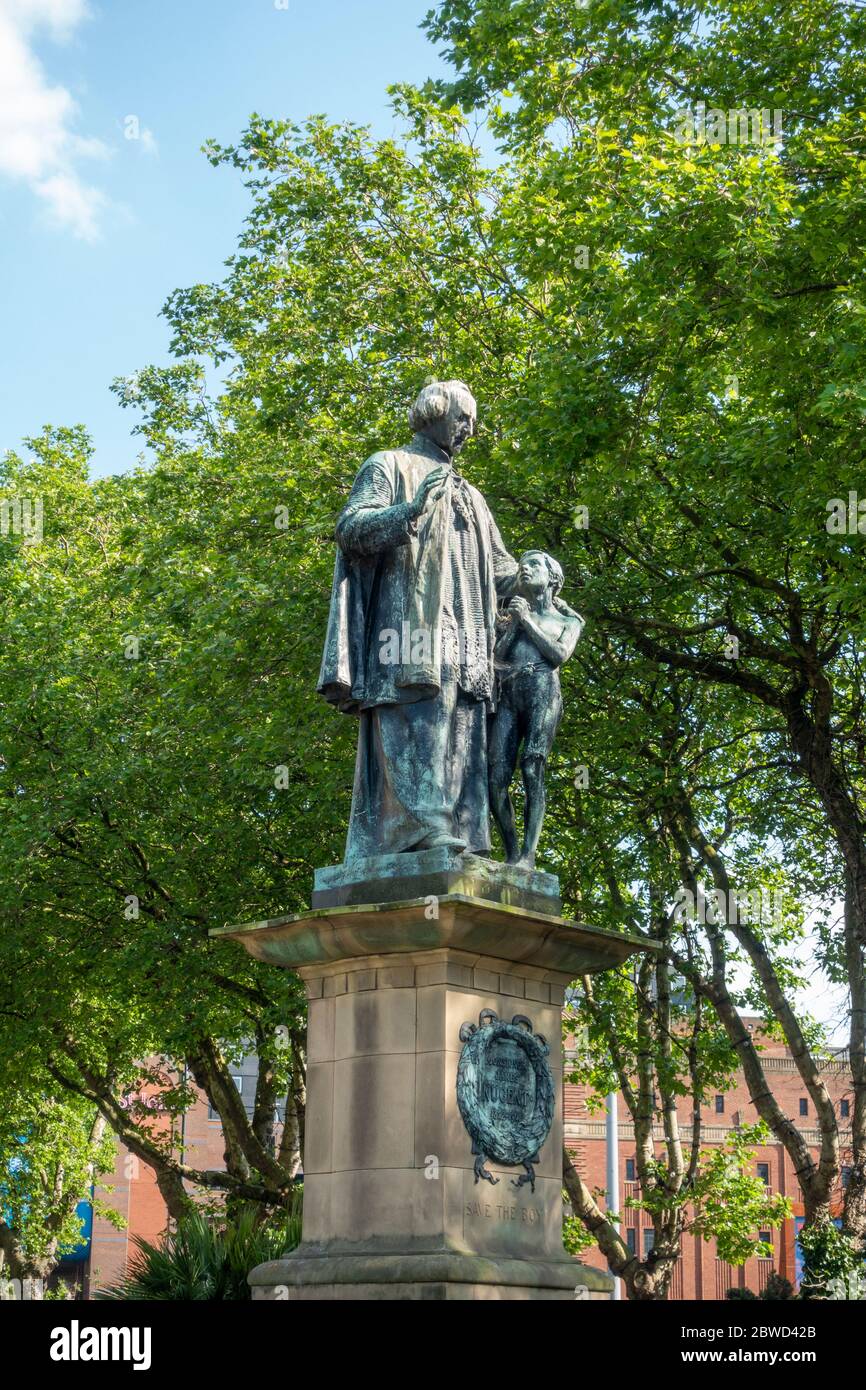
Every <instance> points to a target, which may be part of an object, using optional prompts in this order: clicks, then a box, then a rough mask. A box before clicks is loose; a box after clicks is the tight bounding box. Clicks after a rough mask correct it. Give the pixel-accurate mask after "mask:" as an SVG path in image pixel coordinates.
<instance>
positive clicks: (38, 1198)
mask: <svg viewBox="0 0 866 1390" xmlns="http://www.w3.org/2000/svg"><path fill="white" fill-rule="evenodd" d="M3 1102H4V1103H3V1106H2V1109H0V1283H2V1285H3V1287H4V1288H5V1287H6V1286H7V1285H8V1283H9V1281H11V1280H17V1281H19V1282H20V1283H22V1284H24V1283H25V1282H27V1283H28V1285H29V1290H28V1294H29V1296H30V1297H37V1298H38V1297H41V1293H42V1289H43V1287H44V1282H45V1280H47V1278H48V1276H49V1274H51V1272H52V1270H53V1269H54V1267H55V1265H56V1263H57V1260H58V1257H59V1256H60V1255H63V1254H64V1253H68V1252H70V1251H72V1250H74V1249H75V1247H76V1246H77V1245H78V1244H79V1241H80V1237H81V1231H82V1222H81V1218H80V1216H79V1213H78V1208H79V1206H80V1204H81V1203H82V1202H92V1200H93V1194H92V1189H93V1186H94V1184H95V1183H96V1181H97V1180H98V1179H99V1178H100V1177H101V1176H102V1175H103V1174H105V1173H107V1172H110V1171H111V1169H113V1167H114V1145H113V1142H112V1137H111V1134H110V1132H108V1131H107V1129H106V1124H105V1120H104V1119H103V1118H102V1116H101V1115H100V1114H99V1113H98V1111H97V1110H96V1109H95V1107H93V1106H86V1105H83V1104H82V1103H81V1102H79V1101H77V1100H70V1099H69V1098H68V1097H65V1096H63V1095H59V1096H58V1095H52V1094H50V1092H49V1093H46V1092H45V1091H41V1090H40V1091H35V1090H34V1089H32V1088H25V1086H23V1085H22V1083H21V1081H20V1079H13V1078H9V1077H6V1078H4V1085H3ZM100 1210H102V1211H104V1210H106V1209H105V1208H104V1207H100ZM0 1296H2V1294H0ZM18 1296H19V1297H20V1296H21V1295H20V1294H19V1295H18Z"/></svg>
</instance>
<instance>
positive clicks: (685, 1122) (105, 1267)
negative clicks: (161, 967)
mask: <svg viewBox="0 0 866 1390" xmlns="http://www.w3.org/2000/svg"><path fill="white" fill-rule="evenodd" d="M746 1022H747V1023H748V1024H749V1026H750V1027H751V1028H752V1029H754V1030H759V1029H760V1020H759V1019H750V1020H746ZM762 1047H763V1053H762V1059H763V1065H764V1067H765V1069H766V1072H767V1076H768V1079H769V1081H770V1085H771V1087H772V1089H773V1092H774V1094H775V1095H776V1097H777V1099H778V1100H779V1102H780V1104H781V1105H782V1107H783V1109H784V1110H785V1111H786V1113H787V1114H789V1115H791V1116H792V1117H794V1119H795V1120H796V1121H797V1122H798V1123H799V1125H800V1126H801V1127H802V1128H803V1129H804V1130H805V1131H806V1134H807V1137H808V1138H809V1139H810V1141H811V1143H812V1144H813V1146H814V1148H815V1150H817V1146H818V1133H817V1130H816V1129H815V1128H814V1119H813V1126H812V1129H811V1133H810V1125H809V1118H810V1114H811V1113H812V1110H813V1107H812V1102H811V1100H810V1099H809V1097H808V1096H807V1094H806V1091H805V1088H804V1087H803V1084H802V1082H801V1080H800V1078H799V1076H798V1074H797V1070H796V1067H795V1065H794V1061H793V1058H792V1057H791V1055H790V1053H789V1052H788V1050H787V1048H786V1047H785V1046H784V1045H782V1044H780V1043H776V1042H773V1041H772V1040H770V1039H765V1040H764V1041H763V1043H762ZM823 1073H824V1079H825V1081H826V1083H827V1086H828V1089H829V1091H830V1094H831V1096H832V1097H833V1100H834V1103H835V1104H836V1106H837V1113H838V1114H839V1117H840V1129H841V1132H842V1136H843V1149H844V1143H845V1130H846V1120H847V1119H848V1116H849V1114H850V1110H851V1106H852V1103H853V1096H852V1091H851V1077H850V1072H849V1070H848V1066H847V1062H846V1059H845V1054H844V1053H842V1052H839V1053H836V1054H835V1055H834V1057H833V1059H832V1060H830V1061H828V1062H825V1063H824V1065H823ZM234 1080H235V1085H236V1086H237V1087H238V1090H239V1091H240V1093H241V1095H242V1097H243V1099H244V1103H245V1105H246V1107H247V1109H248V1111H249V1112H250V1113H252V1106H253V1099H254V1094H255V1082H256V1059H255V1057H252V1056H251V1057H248V1058H246V1059H245V1061H244V1062H243V1063H242V1064H240V1065H239V1066H238V1067H237V1068H236V1069H235V1074H234ZM709 1110H710V1113H709V1114H705V1116H704V1144H705V1146H707V1147H710V1146H711V1145H713V1144H720V1143H722V1142H723V1141H724V1139H725V1135H726V1134H727V1132H728V1131H730V1130H731V1129H733V1128H735V1127H736V1126H737V1125H740V1124H753V1123H754V1122H755V1120H756V1119H757V1114H756V1112H755V1109H754V1106H753V1105H752V1103H751V1101H750V1100H749V1094H748V1091H747V1089H746V1085H745V1081H744V1080H743V1078H742V1076H739V1077H738V1078H737V1081H736V1084H735V1085H734V1087H733V1088H732V1089H731V1090H729V1091H727V1092H725V1094H724V1095H718V1096H716V1097H714V1099H713V1102H712V1104H711V1106H710V1107H709ZM679 1113H680V1122H681V1125H682V1126H683V1132H684V1137H685V1136H686V1135H687V1134H688V1132H689V1129H690V1126H691V1104H690V1102H689V1101H688V1099H684V1100H683V1101H682V1102H681V1105H680V1112H679ZM619 1120H620V1125H619V1171H620V1210H621V1211H622V1212H623V1214H624V1229H625V1232H626V1237H627V1239H628V1241H629V1243H630V1244H632V1245H633V1248H635V1249H640V1250H641V1251H642V1252H643V1251H645V1250H647V1249H648V1248H649V1242H650V1241H651V1238H652V1227H651V1224H650V1222H649V1219H648V1218H647V1217H646V1216H645V1214H644V1213H643V1212H638V1211H634V1210H631V1211H627V1210H626V1208H625V1205H624V1201H625V1198H626V1197H638V1196H639V1195H640V1193H639V1188H638V1184H637V1182H636V1181H635V1178H636V1173H635V1169H634V1163H635V1145H634V1135H633V1132H632V1129H631V1124H630V1117H629V1116H628V1112H627V1111H625V1110H624V1108H623V1107H622V1106H620V1114H619ZM166 1123H168V1121H166ZM176 1137H177V1140H178V1142H182V1143H183V1145H184V1147H185V1152H186V1157H187V1162H188V1163H189V1164H190V1165H192V1166H193V1167H202V1168H204V1167H207V1168H218V1167H222V1165H223V1142H222V1132H221V1128H220V1122H219V1118H218V1116H216V1114H215V1113H214V1112H212V1111H211V1110H210V1108H209V1106H208V1103H207V1100H206V1099H205V1098H204V1097H200V1098H199V1100H198V1102H197V1103H196V1105H195V1106H193V1108H192V1109H191V1110H190V1111H188V1112H187V1114H186V1116H185V1117H184V1120H183V1122H182V1124H181V1125H179V1126H178V1127H177V1134H176ZM656 1137H657V1138H658V1140H659V1141H661V1140H662V1137H663V1136H662V1130H661V1126H657V1127H656ZM565 1139H566V1143H567V1145H568V1147H569V1149H570V1151H571V1152H572V1154H573V1157H574V1160H575V1162H576V1164H577V1165H578V1168H579V1170H580V1172H581V1174H582V1176H583V1178H584V1180H585V1181H586V1182H588V1184H589V1185H590V1187H592V1188H594V1189H598V1190H599V1191H603V1190H604V1186H605V1162H606V1141H605V1119H604V1116H603V1115H593V1116H590V1115H588V1113H587V1108H586V1091H585V1088H583V1087H581V1086H576V1085H571V1084H567V1085H566V1087H565ZM658 1152H659V1155H660V1156H661V1154H662V1152H663V1149H662V1145H661V1142H660V1143H659V1149H658ZM755 1162H756V1165H757V1171H758V1173H759V1175H760V1176H761V1177H763V1178H764V1179H765V1181H766V1183H767V1185H768V1186H769V1187H770V1188H771V1189H772V1191H773V1192H781V1193H784V1194H785V1195H787V1196H788V1197H789V1198H790V1199H791V1202H792V1205H793V1209H794V1216H793V1218H792V1219H791V1220H789V1221H787V1222H786V1223H785V1225H784V1227H783V1228H782V1229H781V1230H774V1231H771V1232H768V1233H766V1235H765V1239H767V1240H768V1241H769V1243H770V1244H772V1246H773V1256H772V1258H771V1259H765V1260H764V1259H762V1260H758V1259H752V1260H749V1261H748V1263H747V1264H746V1265H745V1266H743V1267H742V1268H740V1269H735V1268H733V1267H731V1266H730V1265H727V1264H725V1263H724V1262H723V1261H721V1260H719V1259H717V1257H716V1253H715V1246H714V1243H713V1242H710V1243H705V1242H703V1241H702V1240H700V1239H699V1238H698V1237H695V1236H689V1235H687V1236H686V1237H685V1240H684V1245H683V1254H682V1257H681V1259H680V1260H679V1261H678V1264H677V1268H676V1271H675V1273H674V1278H673V1283H672V1288H671V1297H672V1298H675V1299H718V1298H724V1297H725V1295H726V1292H727V1290H728V1289H729V1288H730V1287H732V1286H739V1287H747V1288H750V1289H752V1290H753V1292H755V1293H758V1292H760V1290H761V1289H762V1288H763V1286H764V1284H765V1283H766V1281H767V1278H768V1276H769V1275H770V1274H771V1273H772V1272H773V1271H774V1270H776V1271H778V1272H779V1273H780V1274H783V1275H785V1277H786V1278H788V1279H790V1280H791V1281H792V1283H796V1282H797V1272H798V1271H797V1250H796V1230H797V1222H798V1219H799V1220H802V1214H803V1209H802V1204H801V1203H800V1202H799V1200H798V1199H799V1189H798V1187H797V1182H796V1179H795V1177H794V1173H793V1168H792V1165H791V1161H790V1159H789V1158H788V1156H787V1154H786V1153H785V1151H784V1149H783V1148H782V1146H781V1144H778V1143H776V1142H775V1141H774V1142H771V1143H768V1144H766V1145H764V1146H763V1147H762V1148H761V1149H760V1150H759V1151H758V1152H757V1153H756V1158H755ZM843 1162H844V1153H843ZM106 1187H110V1188H111V1190H110V1191H101V1192H100V1196H101V1197H102V1199H103V1200H104V1201H106V1202H108V1203H109V1204H110V1205H111V1206H112V1207H113V1208H114V1209H115V1210H116V1211H119V1212H120V1213H121V1215H122V1216H123V1217H124V1218H125V1220H126V1222H127V1227H126V1229H125V1230H124V1231H118V1230H116V1229H115V1228H114V1227H113V1226H112V1225H111V1224H110V1223H109V1222H108V1221H107V1220H106V1219H105V1218H104V1217H99V1216H97V1217H96V1218H95V1220H94V1223H93V1236H92V1241H91V1244H90V1250H89V1253H88V1256H87V1258H86V1259H85V1261H84V1262H83V1263H82V1266H81V1268H80V1270H79V1271H78V1276H77V1278H76V1279H75V1282H76V1283H77V1284H78V1286H79V1287H80V1288H81V1289H82V1291H83V1292H85V1293H86V1292H88V1291H90V1290H92V1289H95V1288H97V1287H99V1286H100V1285H104V1284H108V1283H111V1282H113V1281H114V1280H115V1279H117V1278H118V1277H120V1275H121V1274H122V1273H123V1271H124V1269H125V1266H126V1259H127V1254H128V1252H129V1248H130V1239H131V1237H132V1236H133V1235H143V1236H145V1237H146V1238H148V1239H150V1238H153V1237H155V1236H157V1235H158V1234H159V1233H160V1232H161V1231H162V1230H164V1229H165V1225H166V1209H165V1205H164V1203H163V1201H162V1198H161V1196H160V1194H159V1191H158V1189H157V1186H156V1182H155V1180H154V1176H153V1172H152V1170H151V1169H150V1168H148V1167H147V1165H146V1164H143V1163H140V1162H139V1161H138V1160H137V1159H135V1158H134V1157H133V1156H132V1155H131V1154H129V1153H128V1152H127V1151H126V1149H124V1148H122V1147H120V1148H119V1150H118V1156H117V1163H116V1167H115V1173H114V1178H113V1180H111V1182H110V1183H107V1184H106ZM602 1204H603V1203H602ZM583 1258H584V1259H585V1260H586V1261H587V1263H588V1264H591V1265H595V1266H596V1267H597V1268H600V1269H601V1268H605V1262H604V1260H603V1258H602V1256H601V1254H600V1253H599V1252H598V1250H591V1251H589V1252H588V1253H587V1254H586V1255H585V1256H584V1257H583ZM71 1274H72V1271H70V1275H71Z"/></svg>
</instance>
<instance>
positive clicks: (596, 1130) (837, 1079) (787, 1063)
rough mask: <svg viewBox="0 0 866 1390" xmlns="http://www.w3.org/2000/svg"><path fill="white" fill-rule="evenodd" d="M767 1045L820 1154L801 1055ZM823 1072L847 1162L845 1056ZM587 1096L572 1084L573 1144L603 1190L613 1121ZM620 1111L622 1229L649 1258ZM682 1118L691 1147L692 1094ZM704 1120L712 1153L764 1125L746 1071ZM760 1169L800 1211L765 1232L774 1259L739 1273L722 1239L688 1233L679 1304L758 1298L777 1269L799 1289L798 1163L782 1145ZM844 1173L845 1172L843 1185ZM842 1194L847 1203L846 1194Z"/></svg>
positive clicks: (779, 1085)
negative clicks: (744, 1295) (733, 1133)
mask: <svg viewBox="0 0 866 1390" xmlns="http://www.w3.org/2000/svg"><path fill="white" fill-rule="evenodd" d="M744 1022H745V1023H746V1024H747V1026H748V1027H749V1030H750V1031H752V1032H754V1033H756V1034H759V1033H760V1025H761V1020H760V1019H758V1018H747V1019H744ZM761 1047H762V1053H761V1060H762V1064H763V1067H764V1070H765V1072H766V1075H767V1079H768V1081H769V1084H770V1087H771V1089H772V1091H773V1094H774V1095H775V1097H776V1099H777V1101H778V1102H779V1104H780V1105H781V1107H782V1109H783V1110H784V1111H785V1113H786V1114H787V1115H789V1116H791V1117H792V1118H793V1119H794V1121H795V1123H796V1124H797V1125H798V1126H799V1128H800V1129H801V1130H802V1131H803V1132H804V1133H805V1135H806V1138H807V1140H808V1141H809V1143H810V1145H811V1146H812V1151H813V1153H814V1154H815V1155H816V1157H817V1151H818V1146H819V1142H820V1135H819V1133H818V1130H817V1128H816V1125H815V1118H814V1106H813V1104H812V1101H811V1099H810V1098H809V1096H808V1094H807V1092H806V1088H805V1087H804V1085H803V1083H802V1081H801V1079H800V1076H799V1074H798V1072H797V1069H796V1065H795V1063H794V1059H793V1057H792V1056H791V1054H790V1052H789V1051H788V1049H787V1047H785V1045H784V1044H783V1043H778V1042H774V1041H773V1040H772V1039H769V1038H764V1039H762V1041H761ZM821 1071H822V1074H823V1078H824V1081H825V1084H826V1086H827V1089H828V1091H829V1093H830V1096H831V1097H832V1099H833V1102H834V1105H835V1106H836V1113H837V1116H838V1117H839V1128H840V1134H841V1138H842V1148H843V1154H842V1162H843V1164H845V1162H846V1155H845V1146H846V1131H847V1134H848V1136H849V1139H850V1118H849V1117H850V1114H851V1109H852V1106H853V1092H852V1089H851V1074H850V1071H849V1068H848V1063H847V1059H846V1054H845V1052H844V1051H841V1050H839V1051H836V1052H834V1054H833V1057H832V1060H829V1061H826V1062H824V1063H823V1064H822V1065H821ZM586 1095H587V1091H586V1088H585V1087H582V1086H573V1085H566V1087H565V1142H566V1144H567V1146H568V1148H569V1151H570V1152H571V1154H572V1157H573V1160H574V1162H575V1165H576V1166H577V1168H578V1171H579V1172H580V1174H581V1177H582V1178H583V1180H584V1182H586V1183H587V1184H588V1186H589V1187H591V1188H592V1189H594V1190H598V1191H599V1192H603V1191H604V1188H605V1172H606V1153H607V1150H606V1138H605V1116H604V1115H603V1114H601V1115H599V1114H597V1113H596V1114H594V1115H592V1116H590V1115H588V1114H587V1108H586ZM618 1109H619V1114H618V1120H619V1178H620V1203H619V1210H620V1212H621V1213H622V1215H623V1226H622V1229H623V1230H624V1232H625V1235H626V1239H627V1240H628V1243H629V1245H630V1247H631V1248H632V1249H634V1250H636V1251H637V1250H639V1251H640V1252H641V1253H642V1254H645V1253H646V1252H647V1251H648V1250H649V1249H650V1248H651V1244H652V1236H653V1231H652V1222H651V1221H650V1218H649V1217H648V1216H647V1215H646V1213H644V1212H641V1211H635V1210H633V1209H632V1210H629V1209H627V1208H626V1206H625V1199H626V1198H628V1197H640V1188H639V1185H638V1183H637V1182H636V1181H635V1179H636V1176H637V1174H636V1171H635V1142H634V1131H633V1129H632V1125H631V1116H630V1115H629V1113H628V1111H627V1110H625V1107H624V1106H623V1104H622V1102H621V1101H620V1105H619V1107H618ZM678 1114H679V1119H680V1126H681V1130H682V1134H683V1141H684V1143H686V1142H687V1141H688V1137H689V1134H690V1129H691V1121H692V1105H691V1101H690V1099H689V1098H688V1097H684V1098H683V1099H682V1100H681V1101H680V1103H679V1105H678ZM810 1116H811V1119H812V1123H811V1125H810ZM702 1118H703V1147H705V1148H711V1147H712V1146H713V1145H714V1144H722V1143H724V1141H725V1137H726V1135H727V1133H728V1132H729V1131H730V1130H732V1129H735V1128H736V1127H737V1126H738V1125H751V1124H754V1123H755V1122H756V1121H757V1119H758V1114H757V1111H756V1110H755V1107H754V1106H753V1105H752V1102H751V1100H750V1099H749V1092H748V1089H747V1087H746V1083H745V1080H744V1078H743V1076H742V1074H741V1073H740V1074H738V1076H737V1079H736V1083H735V1085H734V1086H733V1088H732V1089H730V1090H728V1091H726V1092H725V1094H724V1095H717V1096H715V1097H713V1100H712V1102H711V1104H710V1106H709V1107H708V1108H707V1109H706V1110H705V1111H704V1112H703V1117H702ZM654 1135H655V1138H656V1140H657V1141H658V1144H657V1149H656V1152H657V1153H658V1155H659V1157H660V1158H661V1157H662V1156H663V1154H664V1143H663V1139H664V1132H663V1130H662V1127H661V1125H660V1124H657V1125H656V1126H655V1127H654ZM849 1161H850V1159H849ZM755 1165H756V1172H757V1174H758V1176H760V1177H762V1178H763V1179H764V1181H765V1182H766V1184H767V1186H768V1187H769V1188H770V1190H771V1191H772V1192H774V1193H781V1194H782V1195H784V1196H787V1197H788V1198H789V1199H790V1201H791V1204H792V1207H793V1213H794V1214H793V1216H792V1218H791V1219H790V1220H788V1221H786V1222H785V1223H784V1225H783V1227H782V1228H781V1229H775V1230H772V1231H767V1232H765V1233H763V1237H764V1239H765V1240H766V1241H767V1242H768V1243H769V1244H771V1245H772V1247H773V1255H772V1258H770V1259H751V1260H748V1261H747V1263H746V1264H745V1265H743V1266H741V1267H740V1268H735V1267H734V1266H732V1265H729V1264H726V1263H725V1262H724V1261H723V1260H720V1259H718V1257H717V1255H716V1249H715V1241H710V1242H705V1241H703V1240H701V1239H700V1237H698V1236H693V1235H686V1236H685V1238H684V1240H683V1251H682V1255H681V1257H680V1259H679V1260H678V1261H677V1266H676V1269H675V1271H674V1276H673V1281H672V1284H671V1291H670V1297H671V1298H672V1299H719V1298H724V1297H725V1296H726V1294H727V1291H728V1289H729V1288H732V1287H736V1288H748V1289H751V1290H752V1292H753V1293H760V1291H761V1290H762V1289H763V1287H764V1285H765V1284H766V1282H767V1279H768V1277H769V1276H770V1274H772V1273H773V1272H774V1271H775V1272H777V1273H779V1274H781V1275H784V1277H785V1278H787V1279H790V1280H791V1282H792V1284H795V1285H796V1284H797V1282H798V1275H799V1260H798V1251H797V1240H796V1237H797V1230H798V1228H799V1225H801V1224H802V1219H803V1205H802V1202H801V1201H800V1191H799V1187H798V1185H797V1180H796V1178H795V1176H794V1169H793V1165H792V1163H791V1160H790V1158H789V1157H788V1155H787V1153H786V1152H785V1150H784V1149H783V1147H782V1145H781V1144H779V1143H778V1142H777V1141H775V1140H772V1141H771V1142H770V1143H768V1144H765V1145H763V1147H761V1148H759V1149H757V1150H756V1153H755ZM844 1176H845V1175H844V1168H843V1181H844ZM839 1197H840V1198H841V1191H840V1193H839ZM600 1205H601V1206H602V1207H604V1205H605V1203H604V1199H603V1198H601V1199H600ZM582 1258H583V1259H585V1260H586V1262H587V1264H590V1265H594V1266H595V1267H596V1268H599V1269H603V1268H606V1263H605V1261H604V1259H603V1257H602V1255H601V1254H600V1252H599V1251H598V1250H597V1249H594V1250H591V1251H589V1252H588V1253H587V1254H586V1255H584V1256H583V1257H582Z"/></svg>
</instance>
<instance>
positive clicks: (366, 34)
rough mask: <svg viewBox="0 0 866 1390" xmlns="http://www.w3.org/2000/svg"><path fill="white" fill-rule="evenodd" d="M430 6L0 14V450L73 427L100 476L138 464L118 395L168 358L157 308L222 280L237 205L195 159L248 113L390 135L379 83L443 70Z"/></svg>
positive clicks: (405, 1)
mask: <svg viewBox="0 0 866 1390" xmlns="http://www.w3.org/2000/svg"><path fill="white" fill-rule="evenodd" d="M431 5H432V0H146V3H144V2H143V0H140V3H134V0H0V257H2V261H0V264H2V285H3V289H2V306H3V315H2V318H3V325H4V330H5V331H4V333H3V335H2V349H0V452H2V451H4V450H6V449H9V448H16V449H18V448H20V444H21V439H22V437H23V436H24V435H26V434H30V433H37V432H38V431H39V429H40V428H41V426H42V425H43V424H47V423H51V424H56V425H60V424H76V423H82V424H84V425H86V426H87V427H88V429H89V430H90V431H91V433H92V434H93V437H94V440H95V444H96V461H95V471H97V472H99V473H113V472H120V471H123V470H125V469H126V468H128V467H130V466H131V465H132V464H133V463H134V462H135V457H136V454H137V452H138V451H139V450H140V449H141V442H140V440H138V439H137V438H134V437H132V435H131V433H130V431H131V428H132V426H133V425H134V423H135V420H134V417H133V416H132V415H131V414H130V413H129V412H128V411H122V410H120V408H119V407H118V406H117V405H116V404H115V401H114V397H113V396H112V395H111V393H110V391H109V385H110V382H111V381H112V380H113V378H114V377H116V376H120V375H128V374H130V373H131V372H133V371H135V370H136V369H137V368H139V367H142V366H144V365H146V364H147V363H150V362H163V361H165V360H167V357H168V330H167V325H166V324H165V323H164V321H163V320H162V319H161V318H160V317H159V310H160V308H161V306H162V304H163V302H164V301H165V299H166V297H167V295H168V294H169V293H170V291H171V290H172V289H174V288H176V287H177V286H181V285H187V284H193V283H196V282H200V281H207V280H211V279H214V278H217V277H219V275H220V273H221V266H222V262H223V261H224V259H225V258H226V257H227V256H228V255H229V254H230V253H231V251H232V249H233V247H234V243H235V239H236V237H237V234H238V232H239V230H240V226H241V221H242V218H243V215H244V212H245V209H246V206H247V198H246V193H245V190H244V188H243V186H242V184H241V183H240V181H239V179H238V178H237V176H236V175H235V174H233V173H232V172H231V171H229V170H224V169H220V170H214V169H213V168H211V166H210V165H209V164H208V162H207V160H206V159H205V158H204V156H203V155H202V154H201V153H200V147H201V144H202V142H203V141H204V140H205V139H207V138H209V137H211V136H212V137H214V138H215V139H217V140H218V141H220V142H221V143H230V142H232V141H233V140H234V139H235V138H236V137H237V136H238V135H239V134H240V132H241V131H242V130H243V128H244V126H245V124H246V121H247V117H248V116H249V114H250V113H251V112H252V111H258V112H260V113H262V114H263V115H266V116H274V117H288V118H291V119H303V118H304V117H305V116H307V115H309V114H310V113H312V112H325V113H327V114H328V115H329V116H332V117H334V118H338V119H342V118H348V119H352V120H356V121H360V122H363V123H365V124H367V123H369V124H371V125H372V126H373V127H374V129H375V130H376V131H377V133H380V134H388V133H391V132H392V131H393V130H394V129H395V123H394V120H393V118H392V116H391V113H390V111H389V107H388V98H387V93H386V87H387V86H388V84H389V83H390V82H394V81H398V80H409V81H421V80H423V79H424V78H425V77H427V76H430V75H433V74H435V73H437V72H440V71H441V70H442V63H441V60H439V58H438V57H437V54H436V51H435V49H434V48H433V46H432V45H431V44H430V43H429V42H428V41H427V39H426V37H425V35H424V33H423V32H422V31H421V30H420V29H419V27H418V26H419V24H420V22H421V20H422V19H423V17H424V15H425V13H426V12H427V10H428V9H429V8H430V7H431ZM130 118H134V119H132V120H131V119H130ZM128 133H129V134H131V135H136V134H137V136H138V138H137V139H130V138H127V135H128Z"/></svg>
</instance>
